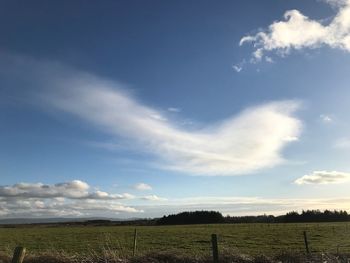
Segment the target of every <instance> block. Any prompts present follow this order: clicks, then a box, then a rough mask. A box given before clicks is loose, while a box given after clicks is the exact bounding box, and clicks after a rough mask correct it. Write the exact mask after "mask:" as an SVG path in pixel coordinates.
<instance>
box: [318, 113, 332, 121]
mask: <svg viewBox="0 0 350 263" xmlns="http://www.w3.org/2000/svg"><path fill="white" fill-rule="evenodd" d="M320 119H321V121H322V122H324V123H330V122H332V121H333V119H332V117H331V116H329V115H326V114H321V115H320Z"/></svg>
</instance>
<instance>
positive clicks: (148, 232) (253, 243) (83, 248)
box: [0, 223, 350, 256]
mask: <svg viewBox="0 0 350 263" xmlns="http://www.w3.org/2000/svg"><path fill="white" fill-rule="evenodd" d="M136 228H137V231H138V239H137V254H138V255H140V254H145V253H149V252H172V253H179V254H182V255H204V256H205V255H209V254H210V253H211V243H210V238H211V234H213V233H215V234H218V237H219V241H218V245H219V251H224V250H234V251H236V252H238V253H242V254H250V255H258V254H264V255H275V254H278V253H281V252H283V251H288V252H290V251H295V252H304V251H305V245H304V237H303V231H307V235H308V240H309V246H310V250H311V252H330V253H336V252H337V251H338V252H339V253H344V252H350V224H348V223H308V224H306V223H298V224H218V225H185V226H138V227H136ZM134 229H135V227H134V226H54V227H53V226H52V227H47V226H45V227H43V226H34V227H33V226H28V227H18V228H0V250H1V251H4V252H6V251H10V250H12V249H13V248H14V247H15V246H17V245H21V246H25V247H26V248H27V249H28V252H29V253H31V254H37V253H41V252H48V251H55V252H64V253H66V254H76V253H79V254H84V253H92V252H91V251H94V253H95V252H96V253H99V252H102V251H104V250H106V249H108V250H116V251H118V254H122V255H125V256H128V255H132V250H133V241H134V240H133V239H134Z"/></svg>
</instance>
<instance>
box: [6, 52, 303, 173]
mask: <svg viewBox="0 0 350 263" xmlns="http://www.w3.org/2000/svg"><path fill="white" fill-rule="evenodd" d="M12 64H13V65H12V71H13V72H14V73H17V75H16V74H14V77H13V79H12V81H17V79H21V78H22V79H23V78H27V79H26V81H27V82H28V83H31V84H32V85H33V86H37V87H39V88H38V90H37V93H36V95H37V96H36V97H35V98H36V100H37V103H36V104H41V105H42V108H43V109H51V110H52V109H55V110H58V111H59V112H65V113H68V114H71V115H73V116H76V117H79V118H80V119H82V120H84V121H86V122H88V123H90V124H92V126H93V127H96V128H99V129H100V130H101V131H103V132H105V133H107V134H110V135H111V136H112V138H111V140H116V141H121V139H123V140H124V141H129V142H131V141H132V143H133V145H134V146H133V147H137V148H138V149H139V150H140V151H143V152H148V153H149V154H150V155H152V156H154V157H155V158H156V160H157V163H158V167H159V168H162V169H170V170H176V171H180V172H184V173H187V174H191V175H211V176H216V175H239V174H247V173H252V172H256V171H258V170H261V169H264V168H271V167H274V166H276V165H279V164H282V163H283V162H285V159H284V158H283V156H282V150H283V149H284V148H285V147H286V146H287V145H288V144H289V143H290V142H291V140H290V138H293V141H295V140H296V138H298V137H299V135H300V132H301V121H300V120H299V119H298V118H296V117H295V114H294V113H295V111H296V110H297V109H298V108H299V104H300V103H299V102H298V101H294V100H286V101H275V102H270V103H265V104H262V105H258V106H253V107H249V108H247V109H245V110H243V111H242V112H240V113H237V114H236V115H234V116H232V117H230V118H227V119H226V120H222V121H220V122H216V123H215V124H209V125H207V126H206V127H203V128H199V129H196V130H194V129H192V130H188V129H186V127H184V126H179V125H178V124H177V122H174V121H172V120H171V118H168V117H167V116H165V115H164V113H163V112H160V111H158V110H156V109H153V108H151V107H148V106H146V105H144V104H142V103H140V102H139V101H138V100H137V99H135V98H134V97H133V96H131V95H130V94H128V93H127V92H126V90H127V88H125V86H124V85H121V84H119V83H117V82H115V81H108V80H104V79H101V78H99V77H97V76H94V75H92V74H88V73H85V72H80V71H77V70H73V69H69V68H68V67H66V66H63V65H58V64H54V65H52V64H51V63H44V62H34V61H30V62H28V63H27V62H26V60H25V59H22V60H20V66H18V62H17V61H15V63H14V62H12ZM26 67H27V68H30V69H28V71H29V72H30V74H26V70H25V69H26ZM8 68H9V65H8V64H7V65H6V70H7V69H8ZM155 116H156V117H155ZM165 120H166V121H165ZM276 123H278V124H279V125H276Z"/></svg>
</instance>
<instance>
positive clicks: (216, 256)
mask: <svg viewBox="0 0 350 263" xmlns="http://www.w3.org/2000/svg"><path fill="white" fill-rule="evenodd" d="M211 245H212V249H213V262H214V263H219V250H218V236H217V235H216V234H212V235H211Z"/></svg>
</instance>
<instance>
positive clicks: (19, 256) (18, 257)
mask: <svg viewBox="0 0 350 263" xmlns="http://www.w3.org/2000/svg"><path fill="white" fill-rule="evenodd" d="M25 253H26V249H25V248H24V247H16V248H15V251H14V252H13V257H12V261H11V263H22V262H23V259H24V255H25Z"/></svg>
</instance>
